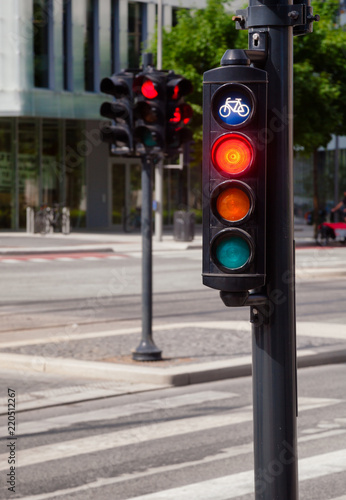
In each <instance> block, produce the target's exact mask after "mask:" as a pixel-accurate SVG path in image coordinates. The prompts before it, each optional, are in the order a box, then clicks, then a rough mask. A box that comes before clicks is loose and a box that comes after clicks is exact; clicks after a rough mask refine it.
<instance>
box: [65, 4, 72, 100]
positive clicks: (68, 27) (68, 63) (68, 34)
mask: <svg viewBox="0 0 346 500" xmlns="http://www.w3.org/2000/svg"><path fill="white" fill-rule="evenodd" d="M63 65H64V90H73V72H72V71H73V66H72V8H71V0H64V3H63Z"/></svg>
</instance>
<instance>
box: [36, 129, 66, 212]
mask: <svg viewBox="0 0 346 500" xmlns="http://www.w3.org/2000/svg"><path fill="white" fill-rule="evenodd" d="M62 175H63V171H62V165H61V162H60V161H59V129H58V122H57V121H49V120H44V121H43V126H42V179H41V185H42V203H43V204H44V205H48V206H50V207H51V206H53V205H55V204H57V203H59V202H60V201H61V197H60V185H61V179H62Z"/></svg>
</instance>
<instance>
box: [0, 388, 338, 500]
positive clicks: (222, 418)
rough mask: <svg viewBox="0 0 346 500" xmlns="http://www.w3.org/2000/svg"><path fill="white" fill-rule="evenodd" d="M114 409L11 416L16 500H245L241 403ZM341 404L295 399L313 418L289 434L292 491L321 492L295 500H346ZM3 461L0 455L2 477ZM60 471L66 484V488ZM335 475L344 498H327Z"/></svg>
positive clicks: (149, 400) (223, 400)
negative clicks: (295, 484) (294, 473)
mask: <svg viewBox="0 0 346 500" xmlns="http://www.w3.org/2000/svg"><path fill="white" fill-rule="evenodd" d="M167 394H168V395H167ZM149 396H150V397H149ZM118 401H119V400H118V399H117V398H114V400H113V402H112V404H110V401H108V403H107V405H106V403H105V406H104V407H103V408H97V409H95V406H94V407H93V406H90V405H89V406H86V405H85V404H84V405H83V404H82V403H77V404H75V405H72V406H71V407H70V410H68V411H61V412H58V411H57V412H56V414H54V413H53V414H52V412H47V411H43V412H42V414H40V415H38V414H37V412H35V411H31V412H25V413H18V414H17V418H18V420H19V424H18V434H17V440H18V443H20V452H19V454H18V469H19V471H20V473H18V477H19V478H20V481H19V482H18V484H17V489H16V498H23V499H26V500H44V499H62V500H67V499H72V498H73V499H77V500H79V499H83V500H87V499H89V498H90V499H94V498H97V499H98V500H108V499H111V498H112V499H113V498H114V499H116V500H173V499H174V500H194V499H198V500H229V499H233V498H234V499H238V500H248V499H250V498H253V495H254V473H253V468H252V464H253V444H252V439H251V437H252V430H251V429H252V407H251V405H248V404H247V401H246V398H245V399H244V396H243V395H242V394H240V393H237V392H230V391H227V390H225V389H223V390H208V389H201V390H197V391H195V392H191V393H187V394H185V393H179V391H178V393H177V392H176V391H172V392H170V393H168V392H167V391H166V392H165V396H164V397H158V396H157V392H156V391H154V392H153V393H152V394H151V395H148V394H146V397H145V398H144V399H141V398H140V400H139V401H135V402H134V401H131V402H126V401H125V402H124V403H120V402H118ZM344 404H345V401H344V400H342V399H337V398H315V397H301V398H300V399H299V412H300V415H303V416H304V415H311V416H312V417H313V425H311V426H309V425H308V424H307V421H309V420H307V419H304V426H303V427H302V428H301V429H300V432H299V435H298V447H299V455H300V456H301V458H300V459H299V480H300V484H301V485H302V486H304V483H305V482H308V481H317V482H320V483H321V487H323V488H324V490H323V491H324V492H323V493H321V495H322V496H317V497H316V498H313V497H311V496H310V497H304V496H303V497H301V500H346V495H345V494H344V491H346V418H344V417H343V416H339V417H338V416H337V415H342V411H341V413H340V411H339V410H338V409H339V408H342V405H344ZM330 407H333V409H335V411H333V419H332V420H327V419H326V417H325V415H324V413H323V410H324V409H326V410H327V409H329V408H330ZM19 409H20V407H19ZM308 412H310V413H308ZM317 416H318V417H317ZM228 436H233V438H229V437H228ZM326 443H327V444H328V446H327V448H325V444H326ZM7 455H8V454H7V453H6V452H4V446H2V452H1V453H0V475H3V477H4V474H6V471H7V469H8V464H7ZM67 471H69V472H70V473H71V475H72V476H73V480H72V483H73V484H72V485H69V486H67V484H66V477H67ZM340 475H341V476H343V477H344V480H343V486H344V489H343V490H342V489H341V490H340V487H339V490H337V489H336V490H335V492H336V493H335V494H334V496H333V488H332V485H333V482H334V478H335V477H338V478H339V479H340ZM38 478H40V479H38ZM42 478H46V479H45V480H43V479H42ZM201 478H202V479H201ZM37 481H38V482H37ZM339 482H340V481H339ZM2 488H3V489H4V487H2ZM316 491H319V489H318V488H317V489H316ZM6 493H8V492H6ZM0 496H1V498H10V496H9V495H7V496H6V494H5V495H3V494H1V491H0Z"/></svg>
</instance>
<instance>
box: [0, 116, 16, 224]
mask: <svg viewBox="0 0 346 500" xmlns="http://www.w3.org/2000/svg"><path fill="white" fill-rule="evenodd" d="M14 174H15V170H14V168H13V154H12V127H11V120H10V119H1V120H0V228H1V229H10V228H11V227H14V224H13V220H14V208H15V175H14Z"/></svg>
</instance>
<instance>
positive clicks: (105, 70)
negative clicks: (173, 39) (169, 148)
mask: <svg viewBox="0 0 346 500" xmlns="http://www.w3.org/2000/svg"><path fill="white" fill-rule="evenodd" d="M192 6H198V7H201V6H203V2H202V1H201V0H198V1H197V2H194V1H191V2H189V1H188V2H187V4H186V5H185V3H184V7H192ZM180 7H181V5H180V2H179V0H177V1H175V0H170V1H169V2H168V3H164V5H163V24H164V25H166V26H169V25H172V22H173V17H174V16H175V12H176V9H178V8H180ZM156 16H157V3H156V2H145V1H143V2H141V1H129V0H19V1H18V2H6V8H5V7H3V8H2V9H1V10H0V23H1V26H2V27H3V31H4V32H3V34H2V36H3V40H7V45H6V46H5V47H2V48H0V52H1V57H2V61H3V71H2V72H1V74H0V230H8V229H13V230H20V229H24V228H25V226H26V208H27V207H33V208H36V209H37V208H39V207H40V206H41V205H54V204H60V205H62V206H67V207H69V208H70V212H71V222H72V227H75V228H78V227H90V228H92V227H112V226H114V225H118V224H120V223H121V218H122V214H123V212H124V210H126V211H128V210H130V209H131V208H132V207H136V206H137V205H138V204H139V203H140V197H141V191H140V180H139V179H140V166H139V163H138V161H137V160H134V159H132V160H130V159H126V158H114V157H110V155H109V151H108V147H107V145H105V144H103V143H101V141H100V138H99V128H100V124H101V123H100V115H99V108H100V105H101V103H102V102H103V101H104V99H105V96H103V95H101V94H100V92H99V83H100V81H101V79H102V78H103V77H105V76H109V75H110V74H111V73H114V72H117V71H120V69H121V68H126V67H132V68H135V67H139V66H140V65H141V55H142V52H143V50H145V48H146V46H147V43H148V40H150V38H151V37H152V36H153V35H154V32H155V26H156Z"/></svg>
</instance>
